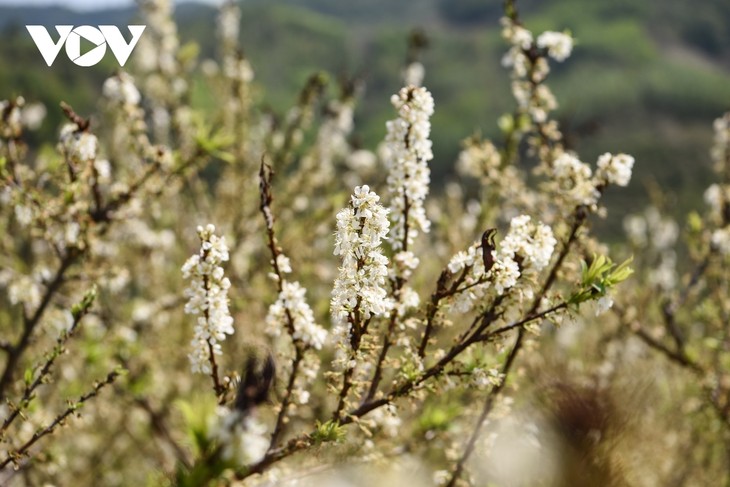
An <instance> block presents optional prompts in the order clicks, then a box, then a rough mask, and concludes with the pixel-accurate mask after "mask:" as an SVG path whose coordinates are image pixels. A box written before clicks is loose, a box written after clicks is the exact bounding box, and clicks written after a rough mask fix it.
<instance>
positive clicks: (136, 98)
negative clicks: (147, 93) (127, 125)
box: [102, 72, 142, 106]
mask: <svg viewBox="0 0 730 487" xmlns="http://www.w3.org/2000/svg"><path fill="white" fill-rule="evenodd" d="M102 92H103V93H104V96H105V97H107V98H109V100H111V101H113V102H116V103H119V104H121V105H132V106H134V105H137V104H139V102H140V100H141V99H142V97H141V95H140V94H139V90H138V89H137V87H136V86H135V85H134V79H133V78H132V77H131V76H130V75H128V74H127V73H124V72H122V73H119V74H118V75H116V76H112V77H111V78H108V79H107V80H106V81H104V86H103V88H102Z"/></svg>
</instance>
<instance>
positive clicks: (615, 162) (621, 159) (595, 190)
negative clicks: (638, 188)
mask: <svg viewBox="0 0 730 487" xmlns="http://www.w3.org/2000/svg"><path fill="white" fill-rule="evenodd" d="M633 167H634V158H633V157H632V156H630V155H627V154H617V155H613V154H610V153H608V152H607V153H605V154H603V155H601V156H600V157H599V158H598V163H597V169H596V172H595V175H594V174H593V171H592V169H591V167H590V166H589V165H588V164H586V163H584V162H581V161H580V160H579V159H578V158H577V157H576V156H574V155H573V154H570V153H568V152H564V153H562V154H560V155H559V156H558V157H556V158H555V160H554V161H553V163H552V167H551V176H552V178H553V181H554V183H555V184H556V190H557V192H558V193H559V194H560V196H561V197H562V198H564V199H565V200H566V201H567V203H568V205H569V206H571V207H575V206H580V205H582V206H585V207H588V208H591V209H593V210H595V209H596V205H597V203H598V199H599V198H600V196H601V192H602V189H603V188H604V187H605V186H606V185H608V184H614V185H617V186H627V185H628V184H629V181H630V180H631V173H632V170H633Z"/></svg>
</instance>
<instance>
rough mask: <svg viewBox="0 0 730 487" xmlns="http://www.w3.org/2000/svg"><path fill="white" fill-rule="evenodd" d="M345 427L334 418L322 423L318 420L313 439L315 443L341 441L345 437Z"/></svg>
mask: <svg viewBox="0 0 730 487" xmlns="http://www.w3.org/2000/svg"><path fill="white" fill-rule="evenodd" d="M345 435H346V432H345V428H344V427H342V426H341V425H340V424H339V423H337V422H336V421H333V420H331V419H330V420H329V421H326V422H324V423H321V422H319V421H317V425H316V429H315V430H314V433H312V441H313V442H314V444H315V445H321V444H322V443H328V442H339V441H342V440H343V439H344V438H345Z"/></svg>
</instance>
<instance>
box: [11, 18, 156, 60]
mask: <svg viewBox="0 0 730 487" xmlns="http://www.w3.org/2000/svg"><path fill="white" fill-rule="evenodd" d="M25 28H26V29H28V32H30V36H31V37H32V38H33V42H35V45H36V46H37V47H38V50H39V51H40V52H41V55H42V56H43V60H44V61H45V62H46V64H47V65H49V66H50V65H51V64H53V61H55V60H56V57H57V56H58V53H59V52H60V51H61V47H63V45H64V44H65V45H66V55H67V56H68V58H69V59H70V60H71V61H72V62H73V63H74V64H76V65H77V66H83V67H88V66H94V65H95V64H97V63H98V62H99V61H101V60H102V58H103V57H104V54H106V46H107V44H108V45H109V47H110V48H111V50H112V54H114V57H115V58H117V61H118V62H119V64H120V65H121V66H124V63H126V62H127V59H129V55H130V54H132V50H133V49H134V46H136V45H137V41H139V38H140V37H141V36H142V32H143V31H144V29H145V26H144V25H128V26H127V28H128V29H129V32H130V34H132V40H131V41H130V42H127V41H126V40H125V39H124V36H123V35H122V33H121V32H119V29H118V28H117V27H116V26H114V25H100V26H99V27H98V28H96V27H92V26H90V25H80V26H78V27H74V26H73V25H57V26H56V32H58V36H59V38H58V41H57V42H54V41H53V39H51V35H50V34H49V33H48V31H47V30H46V28H45V27H44V26H42V25H26V26H25ZM81 38H83V39H85V40H86V41H87V42H90V43H91V44H93V45H94V46H95V47H92V48H91V49H89V50H88V51H87V52H85V53H83V54H81Z"/></svg>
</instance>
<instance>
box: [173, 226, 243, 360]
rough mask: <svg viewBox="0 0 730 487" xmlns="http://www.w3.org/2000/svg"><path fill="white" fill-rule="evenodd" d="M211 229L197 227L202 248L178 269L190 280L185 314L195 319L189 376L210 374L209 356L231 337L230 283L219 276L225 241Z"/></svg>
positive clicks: (219, 350)
mask: <svg viewBox="0 0 730 487" xmlns="http://www.w3.org/2000/svg"><path fill="white" fill-rule="evenodd" d="M214 232H215V227H214V226H213V225H210V224H209V225H207V226H206V227H205V228H203V227H198V235H199V236H200V240H201V242H202V245H201V247H200V252H199V253H197V254H194V255H193V256H192V257H190V258H189V259H188V260H187V262H185V265H183V267H182V274H183V278H185V279H190V284H189V285H188V287H187V289H185V297H186V298H188V302H187V303H186V304H185V313H188V314H193V315H198V322H197V324H196V325H195V336H194V338H193V340H192V341H191V342H190V346H191V347H192V351H191V352H190V354H189V355H188V357H189V359H190V365H191V367H192V371H193V372H202V373H204V374H210V373H211V371H212V369H211V365H210V362H211V360H213V357H212V356H211V352H212V353H213V354H215V355H220V354H221V353H222V350H221V342H222V341H223V340H225V339H226V335H232V334H233V331H234V330H233V317H231V314H230V312H229V311H228V288H230V287H231V282H230V281H229V280H228V278H227V277H224V276H223V268H222V267H221V266H220V264H221V263H222V262H226V261H227V260H228V247H227V246H226V242H225V237H218V236H217V235H215V234H214Z"/></svg>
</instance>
